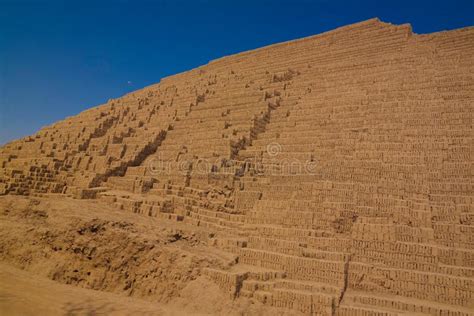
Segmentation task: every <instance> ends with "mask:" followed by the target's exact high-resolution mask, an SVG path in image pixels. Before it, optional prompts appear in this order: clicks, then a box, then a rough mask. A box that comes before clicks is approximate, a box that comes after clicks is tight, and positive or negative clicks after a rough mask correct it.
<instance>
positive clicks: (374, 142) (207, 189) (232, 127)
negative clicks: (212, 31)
mask: <svg viewBox="0 0 474 316" xmlns="http://www.w3.org/2000/svg"><path fill="white" fill-rule="evenodd" d="M473 77H474V28H472V27H469V28H464V29H459V30H454V31H447V32H439V33H433V34H426V35H417V34H414V33H412V31H411V27H410V25H392V24H388V23H384V22H381V21H379V20H378V19H371V20H368V21H364V22H361V23H357V24H353V25H349V26H345V27H341V28H338V29H336V30H333V31H330V32H326V33H323V34H320V35H316V36H311V37H307V38H303V39H300V40H294V41H290V42H285V43H280V44H275V45H271V46H267V47H263V48H260V49H256V50H252V51H248V52H244V53H240V54H235V55H232V56H227V57H224V58H220V59H218V60H214V61H211V62H210V63H209V64H207V65H204V66H202V67H199V68H196V69H193V70H190V71H188V72H184V73H181V74H177V75H174V76H170V77H167V78H164V79H163V80H161V82H160V83H158V84H155V85H152V86H149V87H146V88H144V89H142V90H139V91H135V92H133V93H130V94H127V95H125V96H123V97H120V98H117V99H111V100H109V101H108V102H107V103H106V104H103V105H100V106H97V107H94V108H91V109H89V110H87V111H84V112H82V113H80V114H78V115H76V116H73V117H69V118H67V119H65V120H63V121H60V122H57V123H55V124H53V125H51V126H47V127H45V128H43V129H41V130H40V131H39V132H38V133H36V134H34V135H32V136H29V137H26V138H23V139H20V140H17V141H13V142H11V143H9V144H7V145H5V146H4V147H2V148H1V149H0V166H1V169H0V193H1V194H4V195H5V194H6V195H29V196H43V197H48V196H53V195H55V196H56V195H59V196H64V197H65V198H67V197H69V198H70V197H73V198H76V199H96V200H97V203H106V204H109V205H114V206H115V207H116V208H117V209H118V210H122V212H133V213H137V214H140V215H141V216H151V217H159V218H162V219H163V221H179V222H183V223H187V224H189V225H195V226H199V227H203V228H205V229H208V230H209V231H210V232H219V236H220V237H219V238H216V239H215V240H214V244H213V246H214V247H216V248H219V249H223V250H225V251H228V252H232V253H234V254H236V255H237V258H238V262H237V263H236V265H235V266H234V267H232V268H231V269H214V268H209V269H204V270H203V274H205V275H206V276H207V277H209V278H210V279H212V280H213V281H214V282H215V283H217V284H218V285H219V286H220V287H221V289H222V291H225V292H226V293H228V294H229V295H230V296H232V297H249V298H252V299H254V300H256V301H260V302H262V303H263V304H265V305H268V306H276V307H282V308H286V309H288V310H289V311H300V312H303V313H304V314H314V315H396V314H398V313H406V314H415V313H419V314H433V315H472V313H473V312H472V311H473V310H474V201H473V199H474V187H473V175H472V172H473V160H472V157H473V156H472V154H473V150H474V146H473V135H474V131H473V113H474V107H473V102H474V80H473V79H474V78H473ZM137 216H139V215H137Z"/></svg>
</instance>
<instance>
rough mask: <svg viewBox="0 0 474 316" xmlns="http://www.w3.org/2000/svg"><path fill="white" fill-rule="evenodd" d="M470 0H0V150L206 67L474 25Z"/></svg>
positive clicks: (472, 4) (472, 0) (473, 3)
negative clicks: (331, 43) (322, 43)
mask: <svg viewBox="0 0 474 316" xmlns="http://www.w3.org/2000/svg"><path fill="white" fill-rule="evenodd" d="M473 12H474V0H464V1H461V0H459V1H458V0H449V1H437V0H431V1H416V0H412V1H405V0H388V1H383V0H378V1H364V0H359V1H352V2H349V1H329V0H322V1H317V0H314V1H309V0H306V1H305V0H294V1H290V0H288V1H278V0H276V1H263V0H261V1H259V0H253V1H247V0H239V1H226V0H220V1H217V0H216V1H210V0H209V1H199V0H196V1H183V0H176V1H120V0H114V1H112V0H110V1H100V0H97V1H67V0H64V1H52V0H50V1H47V0H43V1H41V0H36V1H35V0H31V1H23V0H10V1H9V0H0V144H3V143H5V142H7V141H9V140H12V139H15V138H19V137H22V136H26V135H29V134H32V133H34V132H35V131H37V130H38V129H39V128H41V127H42V126H45V125H48V124H51V123H53V122H55V121H57V120H60V119H63V118H64V117H66V116H70V115H74V114H77V113H79V112H80V111H82V110H84V109H86V108H89V107H92V106H95V105H99V104H101V103H104V102H106V101H107V99H109V98H115V97H119V96H121V95H123V94H125V93H127V92H129V91H132V90H135V89H139V88H142V87H144V86H147V85H150V84H152V83H156V82H158V81H159V80H160V78H162V77H164V76H168V75H171V74H175V73H178V72H181V71H184V70H187V69H191V68H194V67H196V66H199V65H202V64H205V63H207V62H208V61H209V60H212V59H215V58H218V57H221V56H225V55H229V54H232V53H237V52H241V51H245V50H249V49H252V48H257V47H260V46H264V45H268V44H272V43H276V42H281V41H286V40H291V39H296V38H300V37H304V36H308V35H313V34H317V33H321V32H324V31H327V30H331V29H333V28H336V27H339V26H343V25H346V24H350V23H354V22H358V21H362V20H366V19H369V18H372V17H379V18H380V19H381V20H383V21H385V22H390V23H395V24H401V23H407V22H409V23H411V24H412V27H413V30H414V31H415V32H416V33H431V32H435V31H441V30H449V29H456V28H460V27H465V26H472V25H474V14H473Z"/></svg>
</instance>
